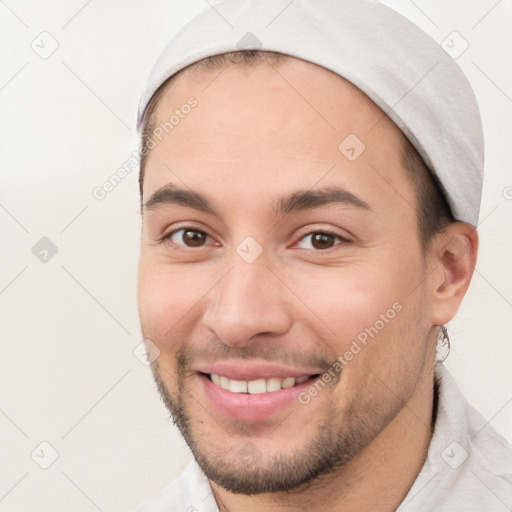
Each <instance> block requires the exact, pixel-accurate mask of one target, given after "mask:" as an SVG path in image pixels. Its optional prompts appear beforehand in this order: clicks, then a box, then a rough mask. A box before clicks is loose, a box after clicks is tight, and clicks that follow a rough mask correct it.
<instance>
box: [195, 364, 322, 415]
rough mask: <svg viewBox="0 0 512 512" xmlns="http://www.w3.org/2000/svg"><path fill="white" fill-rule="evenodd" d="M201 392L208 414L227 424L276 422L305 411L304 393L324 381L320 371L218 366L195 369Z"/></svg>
mask: <svg viewBox="0 0 512 512" xmlns="http://www.w3.org/2000/svg"><path fill="white" fill-rule="evenodd" d="M194 370H195V378H196V379H197V383H198V384H199V386H198V391H199V393H201V395H203V396H204V398H205V401H204V402H203V404H204V406H205V407H206V409H207V410H211V411H214V412H215V413H216V415H220V417H221V418H224V419H226V420H242V421H244V422H251V423H256V422H259V421H264V420H272V418H274V419H275V420H276V421H278V419H279V418H280V417H282V416H283V415H288V414H290V410H291V409H293V408H295V409H296V410H297V411H302V410H304V409H303V407H304V405H302V403H301V402H300V401H299V400H298V397H299V395H300V394H301V393H303V392H305V391H306V390H307V389H308V387H309V386H311V385H312V384H313V383H314V382H315V381H317V380H318V378H319V377H321V375H322V372H321V371H319V370H318V369H317V368H314V369H313V368H310V369H293V368H289V367H284V366H276V365H268V364H243V363H237V362H228V361H225V362H218V363H214V364H211V365H203V366H201V367H198V368H195V369H194Z"/></svg>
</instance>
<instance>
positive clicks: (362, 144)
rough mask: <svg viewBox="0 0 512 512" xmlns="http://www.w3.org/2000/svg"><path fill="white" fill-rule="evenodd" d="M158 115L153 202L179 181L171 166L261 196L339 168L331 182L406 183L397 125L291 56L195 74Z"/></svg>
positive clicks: (164, 99)
mask: <svg viewBox="0 0 512 512" xmlns="http://www.w3.org/2000/svg"><path fill="white" fill-rule="evenodd" d="M191 99H193V102H195V106H194V107H193V108H189V107H184V106H186V105H187V104H190V103H191ZM173 116H174V119H172V117H173ZM153 119H154V123H153V129H155V130H159V129H160V136H159V139H160V140H156V139H155V142H156V147H154V149H152V150H151V152H150V154H149V156H148V158H147V162H146V170H145V187H144V193H145V194H144V195H145V196H146V195H147V194H148V193H150V192H151V190H155V189H156V188H158V187H159V186H163V185H165V183H166V182H168V181H173V180H174V179H175V178H176V176H172V175H171V174H170V172H169V170H168V168H169V167H171V168H172V169H173V170H174V171H173V172H174V173H175V174H176V173H177V174H178V177H181V178H184V179H186V181H187V185H188V184H190V185H194V186H201V185H204V184H205V183H208V184H211V185H212V186H216V185H219V184H221V185H226V184H228V183H229V184H231V185H234V184H237V183H238V184H240V185H245V187H246V189H247V188H251V190H252V191H253V192H255V193H256V191H257V190H260V189H261V188H262V187H263V188H267V189H268V187H269V186H270V188H271V189H277V188H279V187H284V186H286V184H287V183H288V184H289V186H293V185H294V184H295V185H300V187H299V188H303V187H304V186H305V187H307V186H313V185H314V183H315V182H316V181H317V180H319V179H323V178H322V176H323V174H325V172H326V171H327V170H328V169H330V168H332V167H333V166H334V167H335V171H336V172H334V173H329V176H328V179H326V180H325V181H324V182H323V183H322V184H323V185H326V186H327V185H331V184H332V180H334V181H336V180H338V181H339V180H341V181H344V182H345V184H347V183H348V184H350V183H351V182H361V181H365V179H366V182H367V183H366V185H368V186H371V182H372V181H373V183H374V185H375V186H377V187H379V188H381V189H382V180H383V179H384V180H387V181H388V182H390V183H391V184H399V182H401V181H404V170H403V164H402V149H401V147H402V144H401V142H402V140H403V135H402V133H401V132H400V130H399V129H398V128H397V127H396V125H395V124H394V123H393V122H392V121H391V120H390V119H389V118H388V117H387V116H386V115H385V113H384V112H383V111H382V110H381V109H380V108H379V107H377V105H375V104H374V103H373V102H372V101H371V100H370V99H369V98H368V97H367V96H366V95H365V94H364V93H362V92H361V91H360V90H359V89H358V88H357V87H355V86H354V85H353V84H351V83H350V82H348V81H347V80H345V79H344V78H342V77H340V76H338V75H336V74H335V73H333V72H331V71H328V70H326V69H324V68H322V67H320V66H317V65H316V64H312V63H309V62H305V61H302V60H300V59H295V58H292V57H286V58H284V59H283V60H282V61H281V62H280V63H279V64H277V65H276V64H269V63H266V62H261V63H258V64H256V65H251V66H247V65H233V64H230V65H224V66H221V67H220V68H217V69H211V70H207V71H204V70H202V71H191V72H188V71H187V72H186V73H184V74H183V75H181V76H180V77H179V78H178V79H177V80H175V81H174V82H173V83H172V85H171V86H170V87H168V88H167V89H166V90H165V91H164V93H163V95H162V96H161V97H160V99H159V102H158V104H157V108H156V111H155V115H154V118H153ZM170 121H172V122H170ZM214 177H216V178H217V180H216V182H215V180H214V179H213V178H214ZM171 178H172V179H171ZM359 184H361V183H359ZM265 185H266V187H265ZM402 185H406V184H405V183H404V184H402ZM391 188H393V187H391ZM267 191H268V190H267ZM390 193H392V190H391V191H390Z"/></svg>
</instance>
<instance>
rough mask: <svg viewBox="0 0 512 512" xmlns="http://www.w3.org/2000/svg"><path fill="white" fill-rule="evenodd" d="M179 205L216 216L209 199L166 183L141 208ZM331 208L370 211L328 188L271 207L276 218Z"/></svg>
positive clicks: (350, 195) (354, 198) (345, 193)
mask: <svg viewBox="0 0 512 512" xmlns="http://www.w3.org/2000/svg"><path fill="white" fill-rule="evenodd" d="M166 204H178V205H181V206H187V207H189V208H193V209H195V210H199V211H203V212H206V213H211V214H214V215H217V211H216V210H215V208H214V207H213V206H212V204H211V203H210V201H208V199H207V198H206V197H205V196H204V195H202V194H200V193H198V192H194V191H193V190H186V189H182V188H179V187H177V186H176V185H173V184H172V183H169V184H167V185H164V186H163V187H162V188H159V189H158V190H157V191H156V192H155V193H154V194H153V195H151V197H150V198H149V199H148V200H147V201H146V203H145V204H144V209H146V210H151V209H154V208H156V207H157V206H159V205H166ZM330 204H343V205H347V206H352V207H355V208H359V209H363V210H368V211H372V208H371V207H370V205H369V204H368V203H367V202H365V201H363V200H362V199H360V198H359V197H357V196H356V195H355V194H353V193H352V192H350V191H348V190H346V189H344V188H341V187H327V188H323V189H320V190H314V191H313V190H299V191H296V192H293V193H292V194H290V195H288V196H285V197H282V198H280V199H279V200H278V201H276V202H275V203H274V205H273V208H272V209H273V212H274V215H275V216H279V215H283V214H287V213H291V212H296V211H305V210H312V209H314V208H319V207H321V206H327V205H330Z"/></svg>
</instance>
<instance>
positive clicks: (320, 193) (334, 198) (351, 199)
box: [274, 187, 372, 215]
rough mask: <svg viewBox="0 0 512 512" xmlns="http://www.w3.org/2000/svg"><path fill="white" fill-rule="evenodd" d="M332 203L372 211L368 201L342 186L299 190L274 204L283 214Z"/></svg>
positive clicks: (278, 211) (277, 210) (278, 213)
mask: <svg viewBox="0 0 512 512" xmlns="http://www.w3.org/2000/svg"><path fill="white" fill-rule="evenodd" d="M330 204H343V205H346V206H353V207H356V208H359V209H363V210H368V211H372V208H371V207H370V205H369V204H368V203H367V202H366V201H363V200H362V199H360V198H359V197H357V196H356V195H355V194H353V193H352V192H350V191H348V190H346V189H344V188H341V187H326V188H323V189H320V190H304V191H301V190H299V191H297V192H294V193H292V194H290V195H289V196H286V197H283V198H281V199H279V200H278V201H277V203H276V204H275V205H274V213H275V214H276V215H282V214H286V213H290V212H295V211H304V210H312V209H314V208H319V207H320V206H327V205H330Z"/></svg>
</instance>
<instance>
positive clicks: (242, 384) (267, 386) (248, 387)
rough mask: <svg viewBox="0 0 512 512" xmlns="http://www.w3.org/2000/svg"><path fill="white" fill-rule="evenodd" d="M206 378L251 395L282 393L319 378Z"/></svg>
mask: <svg viewBox="0 0 512 512" xmlns="http://www.w3.org/2000/svg"><path fill="white" fill-rule="evenodd" d="M206 376H207V377H208V378H209V379H210V380H211V381H212V382H213V383H214V384H215V385H216V386H219V387H221V388H222V389H225V390H227V391H231V393H247V394H250V395H261V394H264V393H274V392H276V391H280V390H281V389H288V388H292V387H294V386H297V385H299V384H302V383H303V382H306V381H307V380H308V379H311V378H315V377H318V374H315V375H311V376H308V375H304V376H302V377H286V378H283V379H281V378H279V377H271V378H269V379H255V380H250V381H247V380H236V379H229V378H228V377H226V376H224V375H217V374H215V373H210V374H206Z"/></svg>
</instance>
